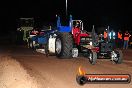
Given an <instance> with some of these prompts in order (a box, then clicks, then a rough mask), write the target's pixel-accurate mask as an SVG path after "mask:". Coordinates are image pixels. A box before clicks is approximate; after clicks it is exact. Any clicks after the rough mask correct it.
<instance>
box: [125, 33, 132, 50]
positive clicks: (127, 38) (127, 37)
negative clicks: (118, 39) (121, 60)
mask: <svg viewBox="0 0 132 88" xmlns="http://www.w3.org/2000/svg"><path fill="white" fill-rule="evenodd" d="M130 36H131V35H130V34H129V32H128V31H126V32H125V34H124V45H123V49H127V48H128V42H129V38H130Z"/></svg>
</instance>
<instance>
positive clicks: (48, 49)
mask: <svg viewBox="0 0 132 88" xmlns="http://www.w3.org/2000/svg"><path fill="white" fill-rule="evenodd" d="M71 21H72V16H71V15H70V21H69V26H62V25H61V22H60V17H59V16H58V17H57V28H56V29H52V28H51V29H48V30H43V31H41V32H43V33H42V34H39V35H36V36H33V37H32V38H31V39H30V46H31V48H35V49H44V50H45V53H46V54H56V56H58V57H60V58H69V57H72V49H73V38H72V34H71V29H72V28H71V27H72V26H71Z"/></svg>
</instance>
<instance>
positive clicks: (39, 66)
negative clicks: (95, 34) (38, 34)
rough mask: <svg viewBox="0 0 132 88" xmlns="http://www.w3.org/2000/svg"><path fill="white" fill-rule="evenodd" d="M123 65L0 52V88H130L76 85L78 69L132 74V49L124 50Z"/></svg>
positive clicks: (17, 49)
mask: <svg viewBox="0 0 132 88" xmlns="http://www.w3.org/2000/svg"><path fill="white" fill-rule="evenodd" d="M123 55H124V60H123V63H122V64H114V63H113V62H111V61H110V60H108V59H107V60H104V59H98V60H97V63H96V64H95V65H91V64H90V63H89V61H88V59H87V58H84V57H78V58H73V59H58V58H56V57H55V56H49V57H46V56H45V55H44V54H40V53H37V52H35V51H33V50H31V49H28V48H26V47H21V46H18V47H16V46H14V47H12V46H11V47H8V48H7V47H5V48H4V47H2V48H1V49H0V88H132V83H129V84H85V85H83V86H80V85H78V84H77V82H76V74H77V73H78V68H79V66H82V67H83V68H84V69H85V70H86V72H87V73H88V74H130V75H132V50H131V49H129V50H123Z"/></svg>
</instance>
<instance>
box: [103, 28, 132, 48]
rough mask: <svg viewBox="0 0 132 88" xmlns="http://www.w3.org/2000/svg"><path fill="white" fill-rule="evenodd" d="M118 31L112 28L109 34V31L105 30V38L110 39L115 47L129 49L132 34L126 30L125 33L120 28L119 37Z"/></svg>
mask: <svg viewBox="0 0 132 88" xmlns="http://www.w3.org/2000/svg"><path fill="white" fill-rule="evenodd" d="M115 35H116V33H115V32H114V31H113V30H112V31H111V32H109V34H107V31H104V40H106V39H108V36H109V39H110V40H111V41H112V43H113V46H114V47H115V48H119V49H128V46H129V40H130V37H131V34H130V33H129V32H128V30H126V31H125V32H124V33H123V32H122V31H121V30H118V32H117V37H116V36H115Z"/></svg>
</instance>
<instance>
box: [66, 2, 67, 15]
mask: <svg viewBox="0 0 132 88" xmlns="http://www.w3.org/2000/svg"><path fill="white" fill-rule="evenodd" d="M66 16H67V0H66Z"/></svg>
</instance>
